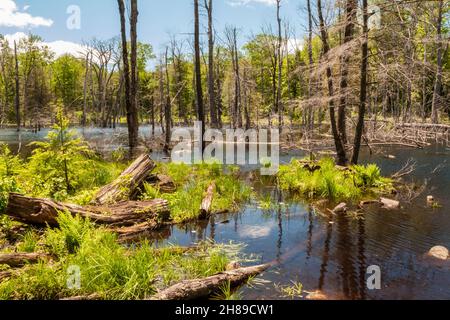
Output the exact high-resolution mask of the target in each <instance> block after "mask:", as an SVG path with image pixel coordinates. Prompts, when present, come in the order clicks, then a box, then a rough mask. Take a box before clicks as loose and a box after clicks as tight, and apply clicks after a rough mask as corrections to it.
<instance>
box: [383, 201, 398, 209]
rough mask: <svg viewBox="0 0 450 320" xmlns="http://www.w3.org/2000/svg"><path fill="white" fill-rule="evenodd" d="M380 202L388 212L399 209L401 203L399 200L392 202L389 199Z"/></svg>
mask: <svg viewBox="0 0 450 320" xmlns="http://www.w3.org/2000/svg"><path fill="white" fill-rule="evenodd" d="M380 202H381V203H382V204H383V208H385V209H388V210H393V209H399V208H400V202H399V201H397V200H391V199H387V198H381V199H380Z"/></svg>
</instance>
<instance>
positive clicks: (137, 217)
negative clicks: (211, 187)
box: [6, 193, 169, 227]
mask: <svg viewBox="0 0 450 320" xmlns="http://www.w3.org/2000/svg"><path fill="white" fill-rule="evenodd" d="M60 212H69V213H71V214H72V215H73V216H77V215H78V216H80V217H83V218H89V219H90V220H91V221H93V222H95V223H97V224H104V225H110V226H114V227H121V226H124V227H126V226H133V225H135V224H140V223H144V222H148V221H164V220H166V219H168V216H169V208H168V202H167V201H166V200H161V199H155V200H151V201H141V202H136V201H126V202H120V203H117V204H114V205H109V206H99V207H94V206H85V207H82V206H77V205H74V204H64V203H59V202H56V201H53V200H49V199H37V198H29V197H25V196H23V195H20V194H16V193H11V194H10V195H9V202H8V206H7V208H6V215H8V216H10V217H11V218H12V219H14V220H16V221H19V222H22V223H26V224H31V225H38V226H42V225H49V226H51V227H56V226H57V225H58V222H57V218H58V215H59V213H60Z"/></svg>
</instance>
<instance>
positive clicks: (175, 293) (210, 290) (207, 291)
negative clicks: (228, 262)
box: [151, 264, 271, 300]
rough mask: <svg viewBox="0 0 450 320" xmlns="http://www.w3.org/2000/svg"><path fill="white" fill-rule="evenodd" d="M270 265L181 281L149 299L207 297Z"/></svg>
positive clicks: (242, 281) (238, 283) (237, 284)
mask: <svg viewBox="0 0 450 320" xmlns="http://www.w3.org/2000/svg"><path fill="white" fill-rule="evenodd" d="M270 266H271V265H270V264H263V265H259V266H254V267H248V268H239V269H236V270H232V271H226V272H222V273H219V274H217V275H214V276H211V277H208V278H204V279H197V280H189V281H183V282H180V283H178V284H176V285H174V286H171V287H169V288H167V289H165V290H163V291H161V292H159V293H158V294H156V295H155V296H153V297H151V300H195V299H201V298H207V297H210V296H211V295H213V294H214V293H218V292H220V287H221V286H223V285H225V284H227V283H229V284H230V285H231V287H232V288H236V287H238V286H240V285H242V284H243V283H244V282H246V281H247V280H248V279H249V278H251V277H254V276H257V275H259V274H261V273H263V272H264V271H266V270H267V269H268V268H269V267H270Z"/></svg>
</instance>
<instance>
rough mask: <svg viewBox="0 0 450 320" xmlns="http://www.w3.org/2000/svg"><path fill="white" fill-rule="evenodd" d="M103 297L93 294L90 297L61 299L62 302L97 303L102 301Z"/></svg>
mask: <svg viewBox="0 0 450 320" xmlns="http://www.w3.org/2000/svg"><path fill="white" fill-rule="evenodd" d="M101 299H102V297H101V296H100V295H99V294H98V293H93V294H91V295H88V296H75V297H70V298H64V299H60V301H95V300H101Z"/></svg>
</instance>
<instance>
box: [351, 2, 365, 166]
mask: <svg viewBox="0 0 450 320" xmlns="http://www.w3.org/2000/svg"><path fill="white" fill-rule="evenodd" d="M363 15H364V16H363V20H364V23H363V32H364V40H363V44H362V60H361V90H360V101H359V115H358V124H357V126H356V132H355V142H354V148H353V156H352V164H357V163H358V160H359V151H360V149H361V140H362V136H363V131H364V117H365V112H366V104H367V66H368V63H369V62H368V60H369V57H368V55H369V13H368V3H367V0H363Z"/></svg>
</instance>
